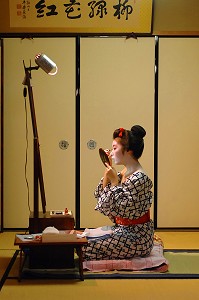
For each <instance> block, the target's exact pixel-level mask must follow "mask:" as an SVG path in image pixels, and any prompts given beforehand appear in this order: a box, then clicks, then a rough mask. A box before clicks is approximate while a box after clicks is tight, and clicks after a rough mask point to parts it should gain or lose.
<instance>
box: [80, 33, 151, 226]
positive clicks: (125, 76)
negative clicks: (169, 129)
mask: <svg viewBox="0 0 199 300" xmlns="http://www.w3.org/2000/svg"><path fill="white" fill-rule="evenodd" d="M80 49H81V55H80V62H81V67H80V75H81V78H80V83H81V119H80V122H81V123H80V124H81V205H80V207H81V209H80V217H81V218H80V224H81V227H96V226H100V225H106V224H108V223H109V220H108V219H107V217H104V216H102V215H101V214H100V213H99V212H95V211H94V208H95V204H96V200H95V198H94V196H93V192H94V189H95V187H96V185H97V184H98V182H99V180H100V178H101V177H102V176H103V172H104V167H103V165H102V163H101V161H100V159H99V155H98V149H99V148H100V147H102V148H110V147H111V145H112V133H113V131H114V129H116V128H119V127H124V128H127V129H130V128H131V126H132V125H134V124H140V125H142V126H143V127H145V129H146V131H147V136H146V139H145V152H144V154H143V158H142V160H141V163H142V164H143V167H144V168H145V170H146V172H147V173H148V174H149V176H151V178H152V179H153V155H154V151H153V143H154V136H153V131H154V128H153V124H154V38H138V39H137V40H135V39H128V40H126V39H125V38H116V37H114V38H105V37H104V38H81V45H80ZM95 143H96V144H95ZM89 146H91V149H90V148H89ZM95 146H96V148H95ZM92 147H94V148H95V149H93V148H92Z"/></svg>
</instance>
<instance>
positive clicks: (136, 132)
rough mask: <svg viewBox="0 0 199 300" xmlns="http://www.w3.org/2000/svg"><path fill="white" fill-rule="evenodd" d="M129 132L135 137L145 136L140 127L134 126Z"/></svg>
mask: <svg viewBox="0 0 199 300" xmlns="http://www.w3.org/2000/svg"><path fill="white" fill-rule="evenodd" d="M131 132H132V134H133V135H135V136H137V137H140V138H143V137H145V135H146V131H145V129H144V128H143V127H142V126H140V125H134V126H133V127H132V128H131Z"/></svg>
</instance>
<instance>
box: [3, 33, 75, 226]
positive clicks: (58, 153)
mask: <svg viewBox="0 0 199 300" xmlns="http://www.w3.org/2000/svg"><path fill="white" fill-rule="evenodd" d="M4 43H5V62H4V64H5V74H4V76H5V81H4V84H5V100H4V103H5V109H4V119H5V122H4V129H5V130H4V137H5V139H4V191H5V193H4V215H5V222H4V227H5V228H20V227H22V228H25V227H28V218H29V208H28V190H27V187H26V180H25V154H26V122H25V102H24V98H23V85H22V81H23V78H24V69H23V60H24V62H25V65H26V66H27V67H28V66H29V63H30V60H32V65H34V64H35V63H34V56H35V55H36V54H38V53H39V52H43V53H45V54H46V55H47V56H48V57H50V58H51V59H52V60H53V61H55V62H56V64H57V66H58V74H57V75H56V76H48V75H47V74H46V73H45V72H43V70H41V69H39V70H37V71H32V85H33V95H34V102H35V111H36V119H37V126H38V134H39V143H40V152H41V160H42V167H43V176H44V185H45V192H46V199H47V210H51V209H64V208H65V207H68V208H69V209H72V210H73V212H74V213H75V92H74V91H75V39H74V38H66V39H61V38H60V39H58V38H57V39H56V38H46V39H24V40H21V39H14V38H13V39H5V41H4ZM27 101H28V100H27ZM27 110H28V111H27V116H28V144H29V145H28V166H27V179H28V182H29V189H30V209H31V210H32V209H33V176H32V175H33V161H32V158H33V152H32V149H33V147H32V127H31V120H30V111H29V103H28V102H27ZM61 140H67V141H68V142H69V147H68V149H67V150H61V149H60V148H59V142H60V141H61Z"/></svg>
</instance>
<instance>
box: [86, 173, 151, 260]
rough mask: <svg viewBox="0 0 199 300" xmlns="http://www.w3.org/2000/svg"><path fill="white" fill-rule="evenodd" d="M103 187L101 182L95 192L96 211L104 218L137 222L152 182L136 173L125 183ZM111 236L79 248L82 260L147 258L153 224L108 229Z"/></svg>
mask: <svg viewBox="0 0 199 300" xmlns="http://www.w3.org/2000/svg"><path fill="white" fill-rule="evenodd" d="M118 176H119V185H117V186H113V187H111V185H110V184H108V185H107V186H106V187H105V188H103V179H101V181H100V183H99V185H98V186H97V188H96V190H95V197H96V198H97V199H98V202H97V205H96V207H95V209H96V210H98V211H99V212H101V213H103V214H104V215H106V216H108V217H109V218H110V219H111V220H112V221H113V222H114V219H115V217H121V218H128V219H130V220H132V219H138V218H140V217H142V216H143V215H145V214H146V213H147V212H148V210H149V209H150V207H151V204H152V192H151V188H152V181H151V180H150V179H149V177H148V176H147V175H146V174H145V173H143V172H140V171H137V172H135V173H133V174H132V175H131V176H129V177H128V178H127V179H126V181H125V182H123V183H121V174H120V173H118ZM111 229H112V234H111V235H109V236H107V237H106V236H105V237H99V238H96V239H93V240H89V241H88V245H87V246H86V247H84V248H83V258H84V260H99V259H129V258H132V257H134V256H147V255H149V254H150V252H151V250H152V248H153V236H154V230H153V221H152V220H149V221H148V222H146V223H142V224H136V225H129V226H124V225H118V224H115V225H114V226H111Z"/></svg>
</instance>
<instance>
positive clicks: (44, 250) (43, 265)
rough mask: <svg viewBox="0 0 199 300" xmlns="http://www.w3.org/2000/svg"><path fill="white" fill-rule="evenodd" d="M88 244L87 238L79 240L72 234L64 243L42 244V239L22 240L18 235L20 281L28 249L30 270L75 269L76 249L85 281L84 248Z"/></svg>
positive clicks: (16, 242)
mask: <svg viewBox="0 0 199 300" xmlns="http://www.w3.org/2000/svg"><path fill="white" fill-rule="evenodd" d="M27 236H29V235H27ZM87 243H88V241H87V239H86V238H77V236H76V234H73V235H72V238H71V234H70V238H69V240H68V241H67V240H65V241H64V242H42V240H41V239H33V240H29V239H27V240H21V239H20V238H19V237H18V236H17V235H16V236H15V241H14V245H17V246H19V250H20V251H19V253H20V262H19V275H18V280H19V281H20V280H21V277H22V272H23V267H24V263H25V259H26V257H25V256H24V257H23V253H26V250H27V249H28V255H29V268H30V269H63V268H74V267H75V265H74V249H76V252H77V255H78V257H79V263H78V264H79V274H80V279H81V280H84V276H83V257H82V246H83V245H86V244H87ZM71 253H72V255H71ZM68 254H69V255H68ZM67 257H68V259H67Z"/></svg>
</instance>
